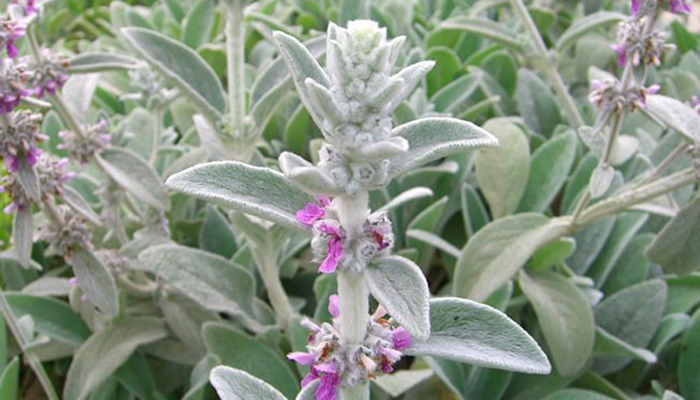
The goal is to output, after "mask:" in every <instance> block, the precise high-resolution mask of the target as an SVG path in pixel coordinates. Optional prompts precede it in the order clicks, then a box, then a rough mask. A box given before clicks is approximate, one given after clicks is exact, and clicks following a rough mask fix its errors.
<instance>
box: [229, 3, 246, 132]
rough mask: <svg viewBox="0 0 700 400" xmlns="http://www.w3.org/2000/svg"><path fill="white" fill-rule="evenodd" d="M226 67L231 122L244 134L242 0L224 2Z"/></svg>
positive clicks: (243, 30)
mask: <svg viewBox="0 0 700 400" xmlns="http://www.w3.org/2000/svg"><path fill="white" fill-rule="evenodd" d="M225 4H226V6H225V7H226V18H227V23H226V50H227V51H226V56H227V58H226V61H227V62H226V67H227V73H228V77H227V79H228V96H229V110H230V118H231V124H233V128H234V130H235V131H236V133H237V134H238V135H241V136H242V135H244V129H245V125H244V121H243V119H244V118H245V110H246V101H245V25H244V24H243V4H242V0H231V1H230V2H226V3H225Z"/></svg>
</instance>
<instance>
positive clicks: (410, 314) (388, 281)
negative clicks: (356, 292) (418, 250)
mask: <svg viewBox="0 0 700 400" xmlns="http://www.w3.org/2000/svg"><path fill="white" fill-rule="evenodd" d="M364 274H365V279H366V280H367V286H368V287H369V291H370V293H371V294H372V297H374V298H375V299H377V301H378V302H379V304H381V305H382V306H384V308H385V309H386V311H387V313H389V315H391V316H392V318H394V319H395V320H396V321H397V322H398V323H399V324H401V326H403V327H404V328H406V330H408V331H409V332H410V333H411V336H412V337H414V338H416V339H417V340H427V339H428V337H429V336H430V315H429V314H430V305H429V302H430V290H429V289H428V282H427V281H426V280H425V277H424V276H423V272H422V271H421V269H420V268H419V267H418V266H417V265H416V264H415V263H414V262H413V261H411V260H409V259H407V258H403V257H399V256H387V257H381V258H379V259H376V260H375V261H373V262H372V264H371V265H370V266H369V267H368V268H367V269H366V270H365V272H364Z"/></svg>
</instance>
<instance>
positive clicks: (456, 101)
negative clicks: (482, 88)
mask: <svg viewBox="0 0 700 400" xmlns="http://www.w3.org/2000/svg"><path fill="white" fill-rule="evenodd" d="M478 88H479V79H478V76H475V75H473V74H469V75H464V76H461V77H459V78H458V79H455V80H453V81H452V82H450V83H448V84H447V85H445V86H443V87H442V88H441V89H440V90H439V91H438V92H437V93H435V94H434V95H433V96H432V97H431V98H430V103H431V104H433V105H434V107H435V111H439V112H444V113H454V112H455V111H457V110H459V109H461V108H463V107H464V104H465V103H466V101H467V99H469V98H470V97H471V96H472V95H473V94H474V93H475V92H476V90H477V89H478Z"/></svg>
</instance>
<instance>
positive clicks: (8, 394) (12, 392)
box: [0, 357, 20, 400]
mask: <svg viewBox="0 0 700 400" xmlns="http://www.w3.org/2000/svg"><path fill="white" fill-rule="evenodd" d="M19 369H20V363H19V358H17V357H14V358H13V359H12V361H10V363H9V364H8V365H7V366H6V367H5V369H3V370H2V375H0V399H6V400H13V399H14V400H16V399H18V398H19V397H17V396H18V394H19Z"/></svg>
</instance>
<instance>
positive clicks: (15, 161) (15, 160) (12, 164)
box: [5, 154, 19, 173]
mask: <svg viewBox="0 0 700 400" xmlns="http://www.w3.org/2000/svg"><path fill="white" fill-rule="evenodd" d="M5 169H6V170H7V172H11V173H15V172H17V171H19V157H15V156H13V155H12V154H7V155H5Z"/></svg>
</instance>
